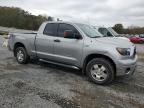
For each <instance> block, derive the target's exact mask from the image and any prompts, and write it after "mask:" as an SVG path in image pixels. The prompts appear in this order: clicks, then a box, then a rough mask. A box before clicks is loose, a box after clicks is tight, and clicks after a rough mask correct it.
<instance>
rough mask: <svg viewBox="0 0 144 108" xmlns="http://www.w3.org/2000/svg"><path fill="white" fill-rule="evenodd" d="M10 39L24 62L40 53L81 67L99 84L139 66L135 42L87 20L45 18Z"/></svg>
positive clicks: (49, 59)
mask: <svg viewBox="0 0 144 108" xmlns="http://www.w3.org/2000/svg"><path fill="white" fill-rule="evenodd" d="M8 43H9V49H10V50H12V51H13V52H14V56H15V57H16V59H17V61H18V63H20V64H25V63H27V62H28V61H29V60H30V58H32V57H36V58H38V59H40V60H41V61H44V62H50V63H53V64H58V65H63V66H68V67H73V68H79V69H82V72H83V73H86V74H87V76H88V77H89V79H90V80H92V81H93V82H95V83H97V84H106V83H110V82H111V81H113V79H114V78H115V76H122V75H131V74H133V72H134V71H135V68H136V61H137V55H136V48H135V46H134V45H133V44H132V43H131V42H128V41H127V40H124V39H120V38H109V37H103V36H102V35H101V34H100V33H98V32H97V31H96V30H95V29H94V28H93V27H92V26H89V25H86V24H80V23H69V22H44V23H43V24H42V25H41V27H40V28H39V30H38V32H37V33H31V34H30V33H29V34H16V33H14V34H10V37H9V42H8Z"/></svg>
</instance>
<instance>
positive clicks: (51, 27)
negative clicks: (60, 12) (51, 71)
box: [43, 23, 58, 36]
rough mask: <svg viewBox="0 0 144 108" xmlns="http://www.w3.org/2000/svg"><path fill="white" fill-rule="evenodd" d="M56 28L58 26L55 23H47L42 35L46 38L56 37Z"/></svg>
mask: <svg viewBox="0 0 144 108" xmlns="http://www.w3.org/2000/svg"><path fill="white" fill-rule="evenodd" d="M57 27H58V24H56V23H48V24H47V25H46V27H45V29H44V32H43V34H45V35H48V36H56V34H57Z"/></svg>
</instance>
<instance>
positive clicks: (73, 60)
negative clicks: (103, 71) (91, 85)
mask: <svg viewBox="0 0 144 108" xmlns="http://www.w3.org/2000/svg"><path fill="white" fill-rule="evenodd" d="M65 30H72V31H73V32H74V33H75V34H79V32H78V30H77V29H76V28H75V27H74V26H73V25H71V24H65V23H60V24H59V26H58V34H57V37H55V39H54V54H55V60H56V61H58V62H61V63H65V64H70V65H75V66H79V65H80V61H81V58H82V51H83V39H82V38H81V39H74V38H73V39H68V38H64V31H65Z"/></svg>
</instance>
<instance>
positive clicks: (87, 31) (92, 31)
mask: <svg viewBox="0 0 144 108" xmlns="http://www.w3.org/2000/svg"><path fill="white" fill-rule="evenodd" d="M77 25H78V26H79V28H80V29H81V30H82V31H83V32H84V33H85V34H86V35H87V36H88V37H91V38H97V37H102V34H100V33H99V32H97V31H96V30H95V29H94V28H93V27H92V26H90V25H87V24H77Z"/></svg>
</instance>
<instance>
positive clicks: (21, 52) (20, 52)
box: [14, 47, 29, 64]
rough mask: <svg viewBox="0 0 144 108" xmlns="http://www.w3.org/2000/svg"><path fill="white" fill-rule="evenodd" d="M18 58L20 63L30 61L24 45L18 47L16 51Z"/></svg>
mask: <svg viewBox="0 0 144 108" xmlns="http://www.w3.org/2000/svg"><path fill="white" fill-rule="evenodd" d="M14 54H15V57H16V60H17V62H18V63H19V64H26V63H28V61H29V56H28V54H27V52H26V50H25V48H24V47H18V48H16V49H15V51H14Z"/></svg>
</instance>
